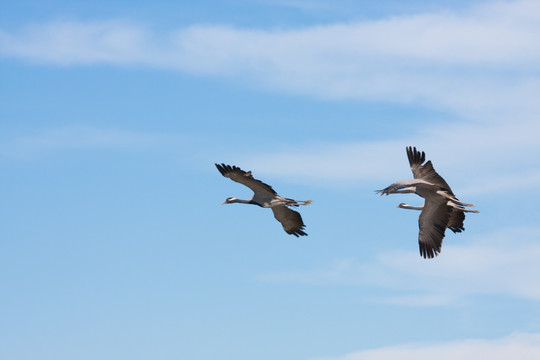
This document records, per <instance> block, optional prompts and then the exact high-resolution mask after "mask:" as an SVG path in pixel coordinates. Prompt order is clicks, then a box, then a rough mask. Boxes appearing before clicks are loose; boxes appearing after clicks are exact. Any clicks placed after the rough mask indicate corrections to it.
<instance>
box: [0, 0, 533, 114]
mask: <svg viewBox="0 0 540 360" xmlns="http://www.w3.org/2000/svg"><path fill="white" fill-rule="evenodd" d="M539 7H540V5H539V4H538V2H536V1H531V0H521V1H512V2H496V3H486V4H484V5H482V6H477V7H473V8H470V9H469V10H468V11H461V12H459V13H452V12H439V13H433V14H421V15H409V16H401V17H389V18H386V19H381V20H376V21H363V22H353V23H341V24H330V25H320V26H312V27H305V28H300V29H291V30H282V29H271V30H267V29H242V28H235V27H231V26H220V25H208V26H206V25H205V26H202V25H194V26H190V27H187V28H181V29H178V30H174V31H171V32H169V33H166V34H162V33H156V32H152V31H151V30H149V29H147V28H144V27H141V26H137V25H134V24H129V23H125V22H119V21H104V22H60V23H49V24H34V25H31V26H28V27H26V28H23V29H21V30H19V31H6V30H4V31H1V32H0V54H1V55H3V56H8V57H16V58H22V59H26V60H29V61H35V62H45V63H52V64H60V65H77V64H92V63H112V64H136V65H142V66H159V67H165V68H171V69H176V70H180V71H188V72H200V73H207V74H216V75H225V76H226V75H234V76H235V77H241V78H245V79H246V78H247V79H252V80H253V81H256V82H257V83H259V84H260V85H262V86H269V87H276V88H280V89H283V90H287V91H294V92H301V93H307V94H312V95H316V96H322V97H345V98H359V99H367V100H370V99H378V100H387V101H396V102H410V103H415V104H419V103H421V104H423V105H426V104H429V105H430V106H437V107H439V106H443V107H446V108H450V109H452V110H455V111H461V112H467V111H474V110H478V109H482V108H484V107H486V106H495V107H497V108H499V107H500V106H501V104H504V105H505V106H516V107H517V106H519V107H523V106H527V107H530V106H533V107H534V108H535V109H538V106H539V105H536V102H533V101H531V100H532V99H533V98H534V96H533V94H534V92H533V91H534V90H539V89H540V85H539V83H538V81H537V80H538V79H537V75H538V74H537V73H538V70H539V66H538V64H539V63H540V62H539V60H540V50H539V49H540V25H539V23H540V22H539V21H537V20H538V19H537V17H536V16H535V15H534V14H537V13H539V10H540V8H539ZM509 73H511V75H512V76H510V77H509V75H508V74H509ZM502 100H504V101H502Z"/></svg>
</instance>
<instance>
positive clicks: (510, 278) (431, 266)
mask: <svg viewBox="0 0 540 360" xmlns="http://www.w3.org/2000/svg"><path fill="white" fill-rule="evenodd" d="M539 235H540V229H538V228H511V229H505V230H501V231H498V232H496V233H493V234H489V235H486V236H481V237H478V238H476V239H473V240H472V241H471V242H470V243H469V244H468V245H453V244H452V243H450V242H448V243H446V245H444V247H443V251H442V253H441V255H440V256H439V257H437V258H436V259H434V260H429V261H428V260H425V259H422V258H420V257H419V256H418V254H417V253H412V252H403V251H388V252H384V253H382V254H380V255H379V256H377V258H376V260H375V261H372V262H360V261H358V260H355V259H340V260H335V261H333V262H332V263H330V264H328V265H327V266H324V267H321V268H318V269H311V270H294V271H282V272H276V273H269V274H262V275H260V276H259V278H258V279H259V280H260V281H265V282H276V283H301V284H309V285H316V286H326V285H336V284H338V285H342V286H367V287H375V288H379V289H381V290H385V293H387V294H388V291H391V293H390V294H389V295H386V296H385V297H381V298H370V299H366V300H368V301H375V302H382V303H390V304H395V305H402V306H438V305H448V304H452V303H455V302H456V301H459V300H461V299H464V298H466V297H469V296H477V295H480V296H481V295H490V296H495V295H500V296H513V297H516V298H521V299H526V300H529V301H535V302H536V301H540V289H538V288H537V287H535V286H531V284H534V283H536V281H537V280H536V276H537V274H538V273H540V265H539V264H538V261H537V259H538V257H539V256H540V245H539V244H538V243H537V242H536V239H538V236H539ZM412 292H414V295H411V293H412Z"/></svg>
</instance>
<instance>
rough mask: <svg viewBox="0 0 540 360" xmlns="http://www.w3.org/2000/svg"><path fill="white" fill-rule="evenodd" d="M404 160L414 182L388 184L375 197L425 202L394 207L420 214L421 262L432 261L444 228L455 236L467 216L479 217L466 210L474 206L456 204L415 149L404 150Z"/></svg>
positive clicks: (419, 239) (451, 195)
mask: <svg viewBox="0 0 540 360" xmlns="http://www.w3.org/2000/svg"><path fill="white" fill-rule="evenodd" d="M407 157H408V158H409V164H410V166H411V170H412V173H413V176H414V179H410V180H402V181H398V182H395V183H393V184H391V185H390V186H388V187H386V188H385V189H382V190H378V191H377V193H379V194H381V195H383V194H385V195H389V194H408V193H415V194H417V195H419V196H421V197H423V198H424V205H423V206H411V205H407V204H405V203H401V204H399V205H398V206H396V207H399V208H402V209H412V210H421V211H422V212H421V213H420V217H419V219H418V225H419V227H420V233H419V235H418V243H419V245H420V255H421V256H423V257H424V258H430V259H431V258H433V257H435V256H437V255H439V253H440V252H441V245H442V241H443V238H444V232H445V230H446V228H449V229H450V230H452V231H453V232H454V233H456V232H462V231H464V230H465V228H464V227H463V221H464V220H465V213H466V212H473V213H478V212H479V211H478V210H471V209H467V208H466V206H469V207H471V206H474V205H473V204H468V203H464V202H461V201H459V200H458V199H457V198H456V196H455V195H454V193H453V192H452V189H451V188H450V186H449V185H448V184H447V183H446V181H445V180H444V179H443V178H442V177H441V176H440V175H439V174H437V172H436V171H435V169H434V168H433V164H432V163H431V161H428V162H426V163H425V164H424V165H422V164H423V163H424V161H425V160H426V154H425V153H424V152H423V151H422V152H420V151H418V150H416V147H414V148H413V147H411V146H409V147H407Z"/></svg>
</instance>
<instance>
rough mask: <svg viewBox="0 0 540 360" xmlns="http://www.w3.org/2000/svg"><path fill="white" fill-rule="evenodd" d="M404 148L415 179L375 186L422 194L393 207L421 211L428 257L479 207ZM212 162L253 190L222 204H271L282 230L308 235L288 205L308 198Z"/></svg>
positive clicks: (418, 154)
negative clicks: (417, 202) (421, 202)
mask: <svg viewBox="0 0 540 360" xmlns="http://www.w3.org/2000/svg"><path fill="white" fill-rule="evenodd" d="M406 150H407V157H408V158H409V164H410V167H411V170H412V173H413V176H414V179H409V180H402V181H398V182H395V183H393V184H391V185H389V186H388V187H386V188H384V189H382V190H378V191H377V193H379V194H380V195H383V194H384V195H389V194H408V193H415V194H417V195H419V196H421V197H423V198H424V200H425V201H424V205H423V206H411V205H407V204H405V203H401V204H399V205H398V206H396V207H399V208H402V209H412V210H420V211H421V213H420V217H419V219H418V225H419V227H420V233H419V235H418V243H419V246H420V255H421V256H423V257H424V258H430V259H431V258H433V257H435V256H437V255H438V254H439V253H440V252H441V246H442V240H443V238H444V233H445V230H446V228H448V229H450V230H452V231H453V232H454V233H458V232H462V231H463V230H465V228H464V227H463V221H464V220H465V213H466V212H474V213H477V212H479V211H478V210H471V209H468V208H466V207H473V206H474V205H473V204H468V203H464V202H461V201H459V200H458V199H457V198H456V196H455V195H454V193H453V192H452V189H451V188H450V186H449V185H448V184H447V183H446V181H445V180H444V179H443V178H442V177H441V176H440V175H439V174H437V172H436V171H435V169H434V168H433V164H432V163H431V161H428V162H426V163H425V164H424V162H425V161H426V154H425V153H424V152H423V151H422V152H420V151H418V150H416V147H411V146H409V147H407V149H406ZM215 165H216V167H217V169H218V170H219V172H220V173H221V175H223V176H225V177H228V178H229V179H231V180H233V181H236V182H238V183H240V184H243V185H245V186H247V187H248V188H250V189H251V190H252V191H253V193H254V194H253V197H252V198H251V199H248V200H241V199H237V198H235V197H229V198H227V199H226V200H225V202H223V204H232V203H242V204H252V205H258V206H260V207H264V208H271V209H272V211H273V213H274V217H275V218H276V220H277V221H279V222H280V223H281V225H282V226H283V229H284V230H285V232H287V233H288V234H291V235H294V236H296V237H298V236H306V235H307V234H306V233H305V231H304V227H305V225H304V222H303V221H302V217H301V216H300V214H299V213H298V212H297V211H294V210H292V209H290V208H289V206H293V207H298V206H300V205H309V204H311V200H304V201H298V200H293V199H289V198H285V197H282V196H279V195H278V194H277V193H276V192H275V191H274V189H272V187H271V186H270V185H268V184H265V183H263V182H262V181H260V180H257V179H255V178H254V177H253V176H252V175H251V171H244V170H242V169H240V168H239V167H236V166H230V165H225V164H221V165H220V164H215ZM223 204H222V205H223Z"/></svg>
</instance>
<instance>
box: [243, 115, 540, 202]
mask: <svg viewBox="0 0 540 360" xmlns="http://www.w3.org/2000/svg"><path fill="white" fill-rule="evenodd" d="M539 131H540V126H539V125H538V123H534V122H524V121H523V122H521V123H520V122H519V119H516V120H512V119H511V120H509V123H508V124H495V125H491V126H490V125H481V124H467V123H459V124H442V125H441V124H437V125H431V126H430V125H428V126H426V127H425V128H423V129H419V131H418V134H416V135H412V136H408V137H402V138H399V137H398V138H396V139H394V140H381V141H370V142H365V141H360V142H351V143H326V144H301V145H297V146H289V147H287V148H282V149H279V148H278V149H274V150H273V151H272V152H260V153H255V154H249V155H238V156H237V158H239V159H240V161H241V162H242V163H243V164H245V165H246V166H249V167H255V166H257V167H259V168H260V170H259V169H257V171H258V172H261V173H265V174H268V175H275V176H282V177H287V178H290V179H293V180H296V181H299V182H303V183H316V184H322V185H330V186H334V185H335V184H341V185H343V184H350V185H353V186H355V184H360V183H362V182H364V183H365V182H371V183H375V182H377V183H382V185H386V182H388V183H390V182H393V181H397V180H401V179H408V178H411V176H412V174H411V172H410V170H409V164H408V161H407V158H406V155H405V147H406V146H416V147H417V148H418V149H419V150H421V151H425V152H426V160H432V162H433V164H434V167H435V169H436V170H437V171H438V172H439V173H440V174H441V176H443V177H444V178H446V180H447V181H448V182H449V183H450V185H451V186H452V187H453V188H454V190H456V191H457V193H458V194H462V195H467V194H488V193H493V192H496V191H500V190H504V191H506V192H512V191H519V190H521V189H525V188H527V189H533V188H536V184H537V180H538V179H539V178H540V172H539V171H538V170H537V169H538V168H539V167H540V160H539V159H540V144H539V143H538V141H537V135H536V134H538V132H539ZM465 175H466V176H465ZM459 189H461V190H462V191H458V190H459Z"/></svg>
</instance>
